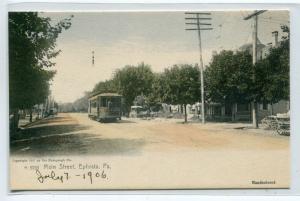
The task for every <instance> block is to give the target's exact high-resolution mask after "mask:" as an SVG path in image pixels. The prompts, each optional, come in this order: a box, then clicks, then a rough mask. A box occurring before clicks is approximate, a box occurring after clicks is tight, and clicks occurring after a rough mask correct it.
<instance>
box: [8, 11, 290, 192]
mask: <svg viewBox="0 0 300 201" xmlns="http://www.w3.org/2000/svg"><path fill="white" fill-rule="evenodd" d="M289 20H290V19H289V11H288V10H232V11H230V10H226V11H225V10H224V11H221V10H218V11H217V10H211V11H201V10H199V11H189V10H186V11H155V12H154V11H139V12H130V11H126V12H118V11H115V12H100V11H99V12H16V11H14V12H9V16H8V26H9V34H8V36H9V39H8V40H9V128H10V129H9V138H10V153H9V154H10V156H9V172H10V181H9V185H10V187H9V188H10V190H12V191H16V190H107V189H110V190H111V189H116V190H119V189H229V188H230V189H233V188H234V189H242V188H250V189H251V188H255V189H257V188H272V189H276V188H289V186H290V151H289V150H290V137H289V136H290V90H289V88H290V77H289V72H290V45H289V39H290V34H289V33H290V21H289Z"/></svg>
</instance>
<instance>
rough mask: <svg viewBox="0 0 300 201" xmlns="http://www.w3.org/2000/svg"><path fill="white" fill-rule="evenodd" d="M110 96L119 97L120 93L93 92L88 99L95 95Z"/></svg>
mask: <svg viewBox="0 0 300 201" xmlns="http://www.w3.org/2000/svg"><path fill="white" fill-rule="evenodd" d="M111 96H114V97H120V96H121V95H120V94H117V93H98V94H94V95H92V96H90V98H89V99H94V98H97V97H111Z"/></svg>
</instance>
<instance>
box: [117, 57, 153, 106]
mask: <svg viewBox="0 0 300 201" xmlns="http://www.w3.org/2000/svg"><path fill="white" fill-rule="evenodd" d="M153 79H154V74H153V72H152V70H151V67H150V66H149V65H146V64H144V63H141V64H138V65H137V66H125V67H124V68H122V69H119V70H117V71H116V73H115V74H114V76H113V79H112V82H113V83H114V84H113V86H115V87H116V91H117V92H118V93H119V94H121V95H122V96H123V97H124V99H125V105H126V107H127V109H129V108H130V106H131V105H133V101H134V99H135V98H136V97H137V96H139V95H144V96H148V95H149V94H150V93H151V86H152V82H153Z"/></svg>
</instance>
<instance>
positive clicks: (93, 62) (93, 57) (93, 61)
mask: <svg viewBox="0 0 300 201" xmlns="http://www.w3.org/2000/svg"><path fill="white" fill-rule="evenodd" d="M94 54H95V52H94V51H92V66H94V65H95V55H94Z"/></svg>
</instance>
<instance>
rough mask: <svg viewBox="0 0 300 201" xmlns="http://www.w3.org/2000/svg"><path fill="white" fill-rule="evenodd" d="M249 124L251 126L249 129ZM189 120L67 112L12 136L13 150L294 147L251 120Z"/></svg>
mask: <svg viewBox="0 0 300 201" xmlns="http://www.w3.org/2000/svg"><path fill="white" fill-rule="evenodd" d="M243 126H244V127H246V126H249V128H247V127H246V128H244V129H243ZM246 126H245V124H238V123H236V124H226V123H207V124H205V125H202V124H200V123H190V124H183V123H182V120H180V119H158V120H157V119H154V120H142V119H128V120H127V119H126V120H124V119H123V120H121V121H118V122H114V123H99V122H96V121H93V120H90V119H89V118H88V117H87V114H83V113H65V114H59V115H58V116H56V117H53V118H48V119H44V120H41V121H38V122H37V123H34V124H33V125H31V126H30V127H29V128H27V129H25V130H24V132H22V134H19V135H18V136H17V138H16V139H12V141H11V148H12V150H11V151H12V153H13V154H21V155H23V154H25V155H30V154H33V155H61V154H65V155H78V154H88V155H90V154H97V155H98V154H100V155H101V154H108V155H125V154H127V155H128V154H129V155H131V154H133V155H134V154H143V152H161V151H164V152H169V151H172V150H178V149H182V150H191V151H198V150H206V151H209V150H214V151H215V150H220V151H229V150H240V151H242V150H243V151H245V150H252V151H271V150H274V151H276V150H277V151H280V150H288V147H289V138H288V137H285V136H275V135H273V132H272V131H268V130H262V129H251V128H250V125H247V124H246Z"/></svg>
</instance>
